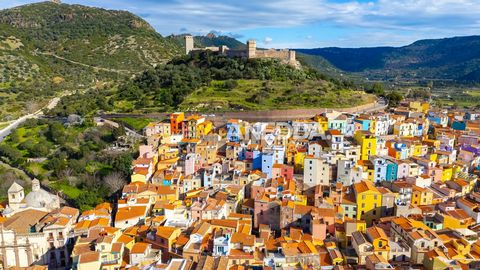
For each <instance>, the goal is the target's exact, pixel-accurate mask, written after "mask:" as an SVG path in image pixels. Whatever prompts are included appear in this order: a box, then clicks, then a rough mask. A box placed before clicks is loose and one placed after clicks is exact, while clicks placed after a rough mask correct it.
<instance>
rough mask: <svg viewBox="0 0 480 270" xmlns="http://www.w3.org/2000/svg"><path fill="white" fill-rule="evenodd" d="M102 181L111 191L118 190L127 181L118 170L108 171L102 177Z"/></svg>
mask: <svg viewBox="0 0 480 270" xmlns="http://www.w3.org/2000/svg"><path fill="white" fill-rule="evenodd" d="M103 181H104V183H105V185H106V186H107V188H108V189H109V190H110V192H111V193H115V192H117V191H119V190H120V189H122V188H123V186H124V185H125V184H126V183H127V181H126V179H125V176H124V175H123V174H122V173H120V172H112V173H110V174H109V175H107V176H105V177H104V178H103Z"/></svg>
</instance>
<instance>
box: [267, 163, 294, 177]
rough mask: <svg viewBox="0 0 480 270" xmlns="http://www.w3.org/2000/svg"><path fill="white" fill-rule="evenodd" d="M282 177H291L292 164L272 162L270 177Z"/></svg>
mask: <svg viewBox="0 0 480 270" xmlns="http://www.w3.org/2000/svg"><path fill="white" fill-rule="evenodd" d="M279 177H284V178H285V179H286V180H292V179H293V166H290V165H285V164H274V165H273V168H272V178H279Z"/></svg>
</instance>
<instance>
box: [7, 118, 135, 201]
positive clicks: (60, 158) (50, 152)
mask: <svg viewBox="0 0 480 270" xmlns="http://www.w3.org/2000/svg"><path fill="white" fill-rule="evenodd" d="M123 134H124V130H123V129H122V128H119V129H113V128H109V127H95V126H93V125H92V122H91V121H89V120H86V121H84V123H83V124H81V125H76V126H65V125H64V124H62V123H60V122H58V121H55V120H42V119H40V120H36V119H32V120H28V121H27V122H26V123H25V124H24V125H22V126H21V127H19V128H18V129H16V130H14V131H13V132H12V134H11V135H10V136H9V137H8V139H7V140H5V141H4V142H3V143H1V144H0V156H1V159H2V161H3V162H5V163H8V164H12V165H13V166H16V167H18V168H21V169H22V170H24V171H26V172H27V173H29V174H30V175H31V176H33V177H36V178H38V179H40V180H48V183H50V187H51V188H53V189H57V190H59V191H61V192H62V193H64V194H65V195H66V196H67V198H68V199H71V200H72V202H73V203H74V205H76V206H78V207H80V208H81V209H87V208H88V207H91V206H94V205H95V204H96V203H97V202H98V201H101V200H103V199H104V198H106V197H108V196H109V195H110V194H112V193H114V192H116V191H117V190H116V188H117V187H116V186H115V185H109V184H107V183H108V182H106V181H105V180H106V179H107V178H112V176H113V175H115V178H116V181H119V182H122V183H123V182H125V181H126V179H127V178H128V176H129V175H130V166H131V162H132V153H131V152H123V153H118V152H111V151H107V148H108V147H109V146H110V145H111V144H112V143H113V142H115V141H116V140H117V139H118V137H120V136H122V135H123ZM31 158H40V159H37V160H30V162H28V161H29V159H31Z"/></svg>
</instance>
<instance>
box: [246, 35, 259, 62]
mask: <svg viewBox="0 0 480 270" xmlns="http://www.w3.org/2000/svg"><path fill="white" fill-rule="evenodd" d="M256 53H257V42H256V41H255V40H253V39H250V40H248V41H247V58H254V57H255V54H256Z"/></svg>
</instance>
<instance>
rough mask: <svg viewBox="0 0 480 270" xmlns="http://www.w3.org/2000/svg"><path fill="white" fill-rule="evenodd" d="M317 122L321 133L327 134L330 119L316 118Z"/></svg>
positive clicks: (318, 116) (320, 116) (319, 116)
mask: <svg viewBox="0 0 480 270" xmlns="http://www.w3.org/2000/svg"><path fill="white" fill-rule="evenodd" d="M315 121H317V123H318V129H319V132H320V133H325V131H327V130H328V118H327V117H325V116H322V115H317V116H315Z"/></svg>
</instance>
